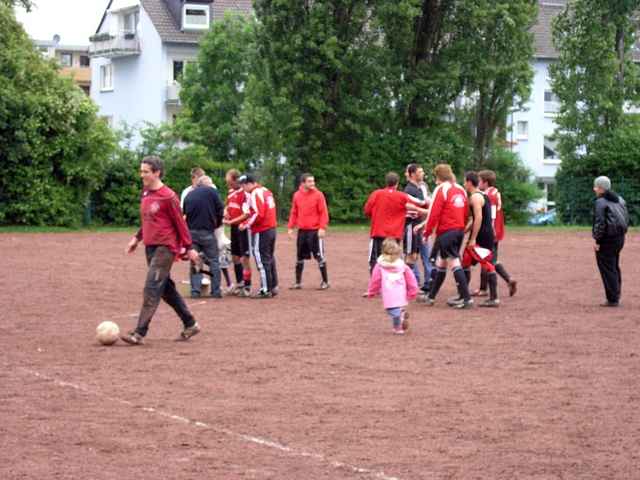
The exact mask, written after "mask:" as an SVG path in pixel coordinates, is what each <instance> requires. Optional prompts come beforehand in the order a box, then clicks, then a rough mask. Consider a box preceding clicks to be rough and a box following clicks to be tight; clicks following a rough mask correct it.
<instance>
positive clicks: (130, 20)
mask: <svg viewBox="0 0 640 480" xmlns="http://www.w3.org/2000/svg"><path fill="white" fill-rule="evenodd" d="M139 20H140V12H138V10H136V11H135V12H129V13H127V14H126V15H125V16H124V33H129V34H135V33H136V32H137V31H138V21H139Z"/></svg>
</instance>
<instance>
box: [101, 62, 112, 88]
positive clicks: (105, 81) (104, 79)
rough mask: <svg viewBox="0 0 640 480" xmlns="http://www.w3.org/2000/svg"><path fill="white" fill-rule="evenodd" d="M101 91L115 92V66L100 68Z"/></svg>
mask: <svg viewBox="0 0 640 480" xmlns="http://www.w3.org/2000/svg"><path fill="white" fill-rule="evenodd" d="M100 90H102V91H110V90H113V64H111V63H108V64H106V65H101V66H100Z"/></svg>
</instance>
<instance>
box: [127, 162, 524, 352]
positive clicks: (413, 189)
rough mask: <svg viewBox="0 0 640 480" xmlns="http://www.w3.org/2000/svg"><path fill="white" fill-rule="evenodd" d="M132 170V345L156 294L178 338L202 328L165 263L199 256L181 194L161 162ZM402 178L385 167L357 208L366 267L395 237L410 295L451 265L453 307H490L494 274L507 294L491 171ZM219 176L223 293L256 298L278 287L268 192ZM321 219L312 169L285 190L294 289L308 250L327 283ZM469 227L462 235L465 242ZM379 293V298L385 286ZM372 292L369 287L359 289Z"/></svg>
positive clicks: (434, 283)
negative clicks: (141, 267) (136, 178)
mask: <svg viewBox="0 0 640 480" xmlns="http://www.w3.org/2000/svg"><path fill="white" fill-rule="evenodd" d="M140 175H141V178H142V182H143V194H142V198H141V206H140V210H141V220H142V226H141V228H140V230H139V231H138V233H137V234H136V236H134V237H133V238H132V239H131V241H130V242H129V244H128V246H127V252H129V253H132V252H133V251H134V250H135V249H136V247H137V245H138V243H139V242H141V241H142V242H144V244H145V251H146V257H147V263H148V265H149V271H148V274H147V279H146V283H145V288H144V301H143V306H142V309H141V313H140V316H139V319H138V325H137V327H136V328H135V329H134V330H132V331H130V332H129V333H127V334H124V335H122V337H121V338H122V339H123V340H124V341H125V342H126V343H129V344H131V345H140V344H142V343H143V339H144V337H145V335H146V334H147V331H148V327H149V323H150V321H151V318H152V316H153V314H154V312H155V310H156V309H157V307H158V304H159V302H160V299H163V300H165V301H166V302H167V303H168V304H169V305H170V306H171V307H172V308H173V309H174V310H175V311H176V313H177V314H178V316H179V317H180V319H181V320H182V322H183V326H184V328H183V330H182V332H181V334H180V337H179V339H180V340H188V339H189V338H191V337H192V336H194V335H196V334H197V333H199V332H200V326H199V325H198V323H197V322H196V321H195V318H194V317H193V315H192V314H191V312H190V311H189V309H188V308H187V306H186V304H185V302H184V300H183V299H182V297H181V296H180V294H179V293H178V292H177V290H176V288H175V284H174V282H173V281H172V280H171V277H170V270H171V266H172V264H173V261H174V259H175V258H176V257H178V256H182V257H183V258H185V259H188V260H190V261H191V262H192V264H197V263H198V262H201V256H200V255H199V254H198V251H197V250H198V248H197V244H196V243H195V242H194V239H193V238H192V236H191V233H190V232H189V229H188V228H187V225H186V223H185V219H184V217H183V215H182V211H181V205H180V200H179V199H178V197H177V195H176V194H175V193H174V192H173V191H172V190H171V189H169V188H168V187H167V186H166V185H164V184H163V183H162V175H163V166H162V162H161V160H160V159H159V158H157V157H145V158H144V159H143V160H142V163H141V167H140ZM405 176H406V178H407V182H408V183H407V186H406V188H405V191H404V192H400V191H399V190H398V186H399V182H400V179H399V176H398V175H397V174H395V173H393V172H390V173H388V174H387V175H386V178H385V181H386V186H385V188H381V189H379V190H376V191H374V192H373V193H372V194H371V195H370V196H369V198H368V200H367V202H366V205H365V207H364V212H365V214H366V215H367V216H368V217H370V218H371V230H370V237H371V240H370V248H369V266H370V273H375V272H374V270H375V267H376V266H377V264H378V262H379V260H380V259H382V258H383V256H384V255H383V254H384V253H385V249H387V250H394V249H395V248H396V246H397V248H398V249H399V244H400V243H402V244H403V249H404V260H403V261H404V262H406V264H407V266H408V267H409V268H410V270H411V272H412V277H411V278H410V280H411V281H413V282H416V281H417V279H418V278H419V270H418V265H417V264H418V259H422V261H423V265H424V283H423V285H422V292H423V293H422V295H421V296H420V297H419V298H418V300H419V301H420V302H422V303H424V304H426V305H433V304H434V303H435V299H436V296H437V294H438V292H439V290H440V288H441V286H442V284H443V282H444V280H445V277H446V273H447V269H450V270H451V271H452V273H453V276H454V278H455V281H456V284H457V287H458V293H459V295H458V297H456V298H452V299H449V300H448V304H449V305H450V306H451V307H453V308H460V309H466V308H471V307H472V306H473V300H472V298H471V297H472V296H479V297H480V296H487V295H488V296H489V298H488V299H487V300H486V301H484V302H483V303H481V306H485V307H497V306H498V305H499V299H498V294H497V277H496V274H499V275H501V276H502V277H503V278H504V279H505V280H506V281H507V283H508V285H509V292H510V295H513V294H515V292H516V288H517V284H516V282H515V281H514V280H512V279H511V278H510V277H509V275H508V274H507V273H506V270H505V269H504V267H503V266H502V265H501V264H499V263H498V262H497V254H498V244H499V242H500V241H501V240H502V239H503V237H504V221H503V218H504V217H503V215H502V202H501V196H500V192H499V191H498V190H497V188H496V186H495V183H496V176H495V173H493V172H491V171H482V172H479V173H475V172H468V173H467V174H466V175H465V181H464V187H462V186H460V185H458V184H457V183H456V181H455V177H454V175H453V172H452V170H451V168H450V167H449V166H448V165H444V164H441V165H438V166H436V167H435V169H434V180H435V183H436V185H437V187H436V189H435V190H434V192H433V195H431V196H430V195H429V191H428V188H427V185H426V183H425V182H424V170H423V169H422V167H420V166H419V165H417V164H410V165H408V166H407V168H406V170H405ZM225 181H226V183H227V187H228V195H227V199H226V202H225V208H224V216H223V220H222V223H224V225H227V226H229V227H230V230H231V254H232V260H233V263H234V271H235V277H236V285H235V286H234V288H233V289H232V290H231V292H232V293H233V294H236V295H239V296H243V297H250V298H254V299H268V298H274V297H276V296H277V295H278V293H279V286H278V273H277V267H276V259H275V255H274V253H275V245H276V237H277V213H276V203H275V199H274V196H273V194H272V192H270V191H269V190H268V189H267V188H266V187H264V186H262V185H260V184H259V183H258V182H257V180H256V178H255V177H254V176H253V175H250V174H244V175H242V174H241V173H240V172H238V171H237V170H230V171H228V172H227V173H226V176H225ZM207 188H208V187H207ZM328 223H329V213H328V209H327V204H326V201H325V197H324V195H323V194H322V192H321V191H320V190H318V189H317V188H316V185H315V178H314V176H313V175H311V174H304V175H303V176H302V177H301V182H300V186H299V189H298V190H297V191H296V192H295V194H294V196H293V199H292V204H291V211H290V216H289V222H288V234H289V235H290V236H293V234H294V230H295V229H297V230H298V233H297V259H296V267H295V283H294V284H293V285H292V286H291V288H292V289H296V290H297V289H301V288H302V273H303V269H304V261H305V260H308V259H311V258H312V257H313V258H315V260H316V261H317V262H318V266H319V269H320V273H321V277H322V282H321V283H320V286H319V289H320V290H326V289H328V288H329V286H330V284H329V279H328V273H327V264H326V258H325V248H324V238H325V233H326V229H327V225H328ZM467 232H468V233H469V236H468V238H467V240H466V242H465V240H464V237H465V233H467ZM463 243H464V245H463ZM251 257H253V259H254V262H255V265H256V267H257V270H258V273H259V278H260V288H259V290H258V291H257V292H256V293H254V294H251V275H252V272H251V264H250V258H251ZM474 264H480V266H481V270H482V276H481V285H480V288H479V289H478V290H476V291H475V292H473V293H471V292H470V290H469V283H470V276H471V266H472V265H474ZM396 277H397V276H396ZM396 277H393V278H396ZM381 292H382V294H383V297H384V296H385V290H384V287H383V286H382V288H381ZM370 294H371V289H369V291H368V292H367V294H366V295H367V296H370ZM409 296H411V295H409ZM385 307H386V302H385ZM401 307H402V306H400V307H399V308H400V310H401V311H402V312H404V311H405V309H403V308H401ZM394 308H395V307H394ZM396 320H397V319H395V318H394V330H396V331H397V333H400V332H401V331H403V330H404V329H406V325H407V322H406V321H404V322H401V323H402V325H403V326H404V328H403V327H399V328H397V325H396V323H397V322H396Z"/></svg>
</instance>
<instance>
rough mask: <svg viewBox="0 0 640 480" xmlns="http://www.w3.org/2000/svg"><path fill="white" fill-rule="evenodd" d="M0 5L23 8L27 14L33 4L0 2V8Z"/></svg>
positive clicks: (23, 0)
mask: <svg viewBox="0 0 640 480" xmlns="http://www.w3.org/2000/svg"><path fill="white" fill-rule="evenodd" d="M1 5H5V6H7V7H15V6H18V7H22V8H24V9H25V10H26V11H27V12H30V11H31V8H32V7H33V5H34V4H33V2H32V1H31V0H0V6H1Z"/></svg>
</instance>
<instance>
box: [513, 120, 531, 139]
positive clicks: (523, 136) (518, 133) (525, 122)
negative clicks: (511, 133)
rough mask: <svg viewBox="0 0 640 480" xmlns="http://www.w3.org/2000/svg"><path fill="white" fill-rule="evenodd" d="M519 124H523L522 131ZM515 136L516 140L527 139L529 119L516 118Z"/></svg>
mask: <svg viewBox="0 0 640 480" xmlns="http://www.w3.org/2000/svg"><path fill="white" fill-rule="evenodd" d="M520 125H524V127H525V128H524V132H521V131H520ZM516 138H517V139H518V140H527V139H528V138H529V121H528V120H518V121H517V122H516Z"/></svg>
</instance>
